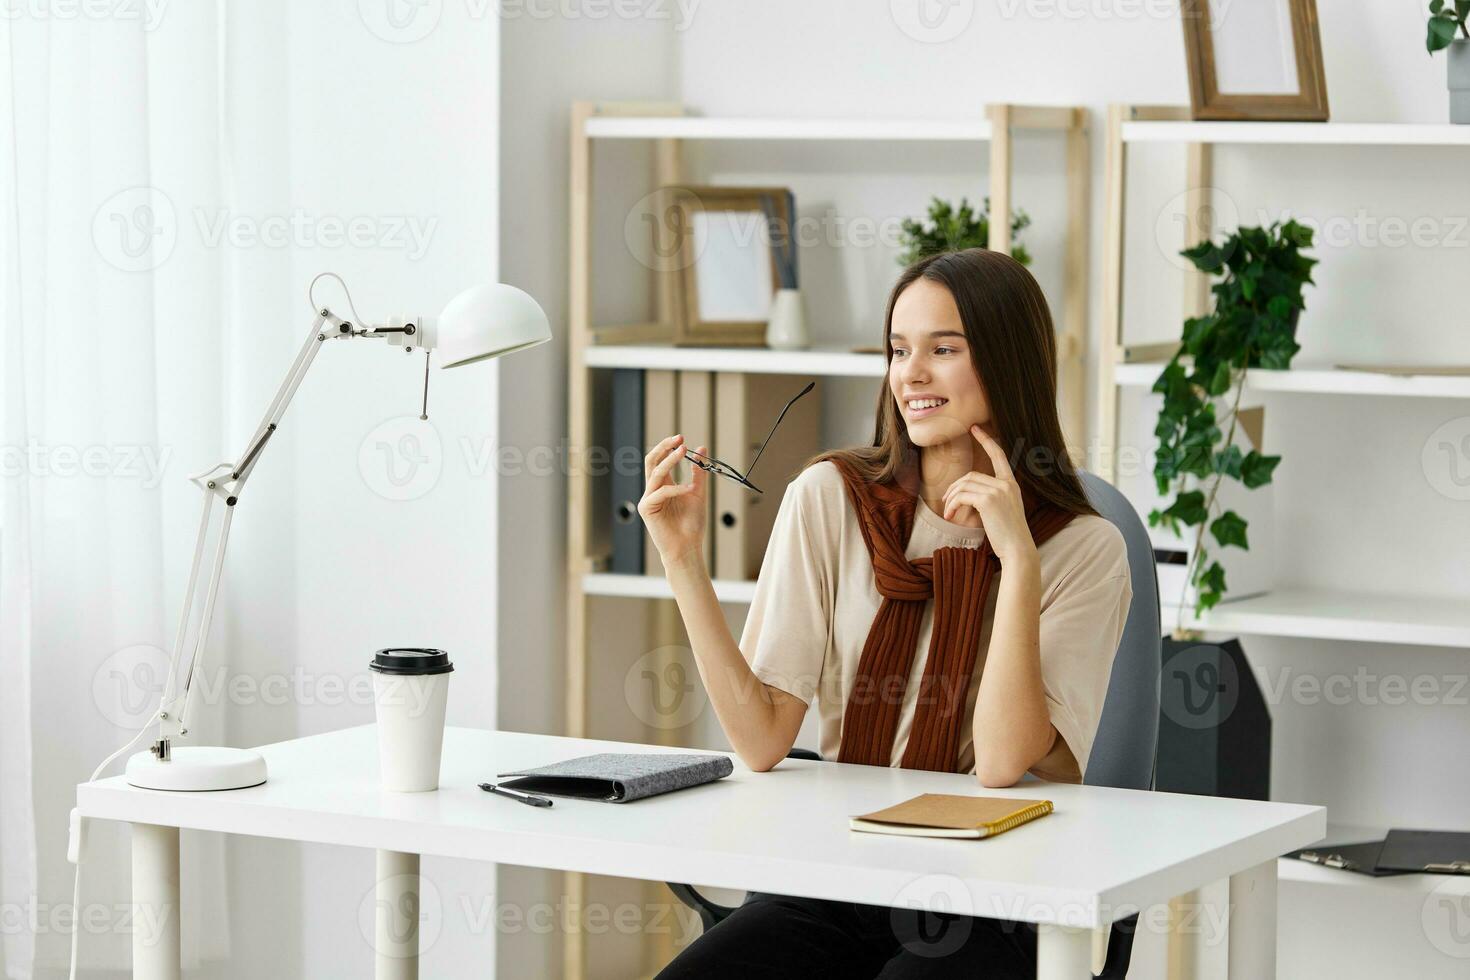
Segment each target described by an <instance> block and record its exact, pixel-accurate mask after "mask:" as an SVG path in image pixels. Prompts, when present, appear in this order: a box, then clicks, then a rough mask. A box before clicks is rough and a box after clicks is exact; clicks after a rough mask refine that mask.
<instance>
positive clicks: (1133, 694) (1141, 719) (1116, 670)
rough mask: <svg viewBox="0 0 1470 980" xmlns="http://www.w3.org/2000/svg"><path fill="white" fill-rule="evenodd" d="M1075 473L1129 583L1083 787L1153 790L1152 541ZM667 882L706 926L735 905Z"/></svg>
mask: <svg viewBox="0 0 1470 980" xmlns="http://www.w3.org/2000/svg"><path fill="white" fill-rule="evenodd" d="M1078 476H1079V477H1080V478H1081V480H1082V488H1083V490H1084V491H1085V492H1086V493H1087V499H1088V501H1090V502H1091V504H1092V506H1093V507H1095V508H1096V509H1097V512H1098V513H1099V514H1101V515H1102V516H1103V517H1105V518H1107V519H1108V520H1110V521H1112V522H1113V524H1114V525H1115V526H1116V527H1117V528H1118V530H1119V531H1121V532H1122V534H1123V541H1124V543H1125V544H1126V546H1127V549H1128V574H1129V577H1130V579H1131V581H1132V585H1133V603H1132V605H1131V606H1130V607H1129V609H1128V619H1127V620H1126V622H1125V623H1124V624H1123V638H1122V639H1121V640H1120V641H1119V642H1118V652H1117V655H1116V656H1115V658H1114V659H1113V674H1112V677H1111V678H1110V679H1109V681H1108V696H1107V699H1106V700H1105V701H1104V702H1103V713H1102V718H1101V719H1100V720H1099V721H1098V726H1097V735H1096V736H1095V737H1094V739H1093V743H1092V754H1091V756H1090V757H1089V758H1088V760H1087V772H1086V773H1085V774H1084V775H1083V777H1082V782H1083V783H1084V784H1086V785H1088V786H1114V787H1118V788H1121V789H1152V788H1153V781H1154V755H1155V750H1156V749H1157V747H1158V738H1159V691H1158V677H1159V670H1160V668H1161V665H1162V661H1163V623H1162V620H1161V618H1160V615H1159V582H1158V577H1157V575H1156V573H1155V570H1154V549H1153V544H1152V542H1150V541H1149V537H1148V531H1147V529H1146V528H1145V527H1144V523H1143V520H1142V519H1141V518H1140V517H1139V516H1138V512H1137V511H1136V510H1134V509H1133V505H1132V504H1131V503H1129V502H1128V498H1127V497H1125V496H1123V494H1122V492H1121V491H1119V490H1118V489H1117V488H1116V487H1114V486H1112V485H1111V484H1110V483H1108V482H1107V481H1106V480H1104V479H1103V478H1102V477H1100V476H1097V475H1095V474H1092V473H1088V472H1085V471H1080V470H1079V471H1078ZM786 757H787V758H788V759H817V760H820V759H821V758H822V757H821V756H820V755H818V754H817V753H815V752H813V751H811V750H810V749H799V748H798V749H792V750H791V751H790V752H789V753H787V756H786ZM669 888H670V890H671V891H673V893H674V894H675V895H676V896H677V897H678V898H679V900H680V901H681V902H683V903H684V904H685V905H688V906H689V907H690V908H692V909H694V910H695V911H696V912H698V913H699V918H700V920H701V921H702V922H703V923H704V928H705V929H709V928H711V927H713V926H714V925H715V923H717V922H719V921H720V920H721V919H723V918H725V917H726V916H727V915H729V914H730V913H731V912H733V911H735V906H732V905H722V904H720V903H719V902H716V901H714V900H712V899H711V898H710V897H709V896H707V895H703V894H701V893H700V892H699V891H698V890H697V889H695V888H694V887H693V886H692V885H680V884H674V883H672V882H670V883H669ZM736 894H738V893H736ZM1137 925H1138V916H1136V915H1134V916H1130V917H1129V918H1127V919H1123V920H1120V921H1118V922H1115V923H1114V924H1113V931H1112V935H1111V936H1110V937H1109V941H1108V959H1107V964H1106V966H1105V967H1104V969H1103V972H1102V973H1100V974H1098V976H1099V977H1105V978H1109V980H1112V978H1122V977H1126V976H1127V975H1128V963H1129V960H1130V959H1131V958H1132V953H1133V932H1134V929H1135V928H1136V927H1137ZM1079 980H1081V978H1079Z"/></svg>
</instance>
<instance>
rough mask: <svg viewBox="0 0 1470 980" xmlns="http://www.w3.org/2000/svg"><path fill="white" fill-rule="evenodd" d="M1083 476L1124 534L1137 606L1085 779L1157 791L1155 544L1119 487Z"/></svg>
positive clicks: (1159, 631)
mask: <svg viewBox="0 0 1470 980" xmlns="http://www.w3.org/2000/svg"><path fill="white" fill-rule="evenodd" d="M1078 476H1079V477H1080V478H1081V480H1082V488H1083V490H1085V491H1086V493H1087V499H1088V500H1089V501H1090V502H1091V503H1092V506H1093V507H1095V508H1097V512H1098V513H1099V514H1101V515H1102V516H1103V517H1106V518H1107V519H1108V520H1110V521H1112V522H1113V524H1114V525H1115V526H1116V527H1117V528H1118V530H1119V531H1121V532H1122V533H1123V541H1124V542H1125V543H1126V544H1127V547H1128V573H1129V576H1130V577H1131V580H1132V583H1133V604H1132V605H1131V606H1130V607H1129V609H1128V620H1127V622H1126V623H1125V624H1124V626H1123V638H1122V639H1121V640H1120V641H1119V642H1118V654H1117V657H1116V658H1115V659H1114V660H1113V676H1112V679H1111V680H1109V682H1108V696H1107V700H1106V701H1105V702H1104V703H1103V713H1102V719H1101V720H1100V721H1099V722H1098V726H1097V735H1096V737H1095V738H1094V739H1093V743H1092V754H1091V755H1090V756H1089V758H1088V760H1087V772H1086V773H1084V774H1083V777H1082V781H1083V782H1084V783H1085V784H1087V785H1088V786H1116V787H1119V788H1122V789H1152V788H1153V777H1154V753H1155V751H1156V749H1157V747H1158V741H1159V687H1158V685H1159V670H1160V667H1161V664H1162V661H1163V645H1164V644H1163V632H1164V631H1163V623H1162V620H1161V618H1160V615H1159V580H1158V575H1157V573H1156V571H1155V568H1154V549H1153V543H1152V542H1151V541H1150V540H1149V536H1148V530H1147V529H1146V528H1145V527H1144V524H1143V520H1142V519H1141V518H1140V517H1139V516H1138V511H1136V510H1135V509H1134V508H1133V505H1132V504H1131V503H1129V502H1128V498H1127V497H1125V496H1123V494H1122V492H1121V491H1119V490H1118V488H1117V487H1114V486H1113V485H1112V484H1110V483H1108V482H1107V481H1106V480H1104V479H1103V478H1102V477H1100V476H1098V475H1096V474H1094V473H1088V472H1085V471H1082V470H1079V471H1078Z"/></svg>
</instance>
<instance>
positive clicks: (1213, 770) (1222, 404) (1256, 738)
mask: <svg viewBox="0 0 1470 980" xmlns="http://www.w3.org/2000/svg"><path fill="white" fill-rule="evenodd" d="M1467 2H1470V0H1467ZM1311 244H1312V231H1311V229H1309V228H1306V227H1303V226H1302V225H1299V224H1297V223H1296V222H1294V221H1287V222H1285V223H1284V224H1283V223H1281V222H1277V223H1275V224H1273V225H1271V226H1269V227H1267V228H1241V229H1239V230H1237V231H1236V232H1234V233H1233V234H1231V235H1230V236H1229V237H1227V238H1226V239H1225V241H1224V242H1223V243H1221V244H1219V245H1216V244H1215V243H1214V242H1211V241H1205V242H1201V243H1199V244H1198V245H1195V246H1193V247H1192V248H1187V249H1185V250H1184V251H1183V252H1182V253H1181V254H1182V255H1184V256H1185V257H1186V258H1188V259H1189V260H1190V261H1191V262H1192V263H1194V266H1195V268H1197V269H1199V270H1200V271H1202V272H1205V273H1208V274H1210V275H1212V276H1216V277H1218V281H1217V282H1215V284H1214V285H1213V286H1211V288H1210V292H1211V293H1212V294H1213V295H1214V297H1215V307H1214V309H1213V310H1212V311H1211V312H1209V313H1207V314H1205V315H1204V316H1201V317H1191V318H1190V319H1188V320H1186V321H1185V322H1184V336H1183V342H1182V344H1181V345H1180V348H1179V350H1178V351H1177V352H1175V354H1174V356H1173V358H1171V359H1170V361H1169V363H1168V365H1167V366H1166V367H1165V368H1164V371H1163V373H1162V374H1160V375H1159V378H1158V380H1157V381H1156V382H1155V383H1154V386H1153V391H1154V392H1156V393H1157V394H1160V395H1162V396H1163V406H1162V408H1161V409H1160V411H1159V419H1158V426H1157V428H1156V430H1155V434H1156V435H1157V436H1158V439H1159V449H1158V457H1157V459H1156V460H1155V464H1154V478H1155V481H1156V483H1157V486H1158V492H1159V493H1160V494H1164V495H1167V494H1169V493H1170V492H1171V491H1172V492H1173V494H1174V498H1173V500H1172V502H1170V503H1169V505H1168V506H1167V507H1165V508H1162V509H1156V510H1153V511H1151V512H1150V513H1149V515H1148V520H1149V524H1150V525H1151V526H1154V527H1158V526H1159V525H1163V526H1165V527H1167V528H1168V529H1169V530H1170V531H1171V532H1172V533H1174V534H1175V535H1178V536H1180V537H1183V536H1184V535H1183V534H1182V533H1181V529H1182V528H1193V529H1194V532H1193V533H1194V543H1193V547H1192V548H1191V549H1190V550H1189V551H1188V552H1187V553H1186V570H1185V574H1184V577H1183V583H1184V595H1182V596H1181V597H1180V601H1179V610H1180V615H1179V622H1180V624H1181V625H1180V626H1178V627H1176V628H1175V630H1174V633H1173V635H1172V636H1166V637H1164V639H1163V650H1162V653H1163V659H1162V664H1161V671H1160V676H1159V745H1158V758H1157V762H1156V770H1155V782H1156V785H1157V787H1158V788H1159V789H1161V790H1165V791H1168V792H1176V793H1201V794H1207V795H1212V796H1231V797H1238V798H1242V799H1259V800H1264V799H1268V798H1269V796H1270V788H1271V713H1270V709H1269V707H1268V705H1267V703H1266V699H1265V697H1264V695H1263V694H1262V692H1261V690H1260V687H1259V685H1258V684H1257V683H1256V681H1255V675H1254V673H1253V671H1252V670H1251V668H1250V664H1249V663H1248V661H1247V660H1246V656H1245V651H1244V649H1242V647H1241V644H1240V640H1239V638H1237V637H1231V638H1229V639H1226V640H1223V641H1221V642H1219V643H1207V642H1204V641H1203V640H1202V639H1201V638H1200V636H1199V634H1198V633H1196V632H1193V631H1191V630H1187V629H1184V628H1183V626H1182V624H1183V623H1184V622H1185V619H1186V617H1185V615H1184V610H1185V608H1186V606H1187V605H1188V604H1189V603H1188V594H1189V590H1190V588H1191V586H1192V587H1193V588H1194V590H1195V612H1196V613H1200V612H1203V611H1204V610H1206V609H1209V608H1210V607H1212V606H1214V605H1215V604H1217V603H1218V602H1219V601H1220V600H1221V598H1222V597H1223V596H1224V594H1225V591H1226V581H1225V569H1224V566H1223V565H1222V564H1221V563H1220V562H1219V561H1218V560H1214V561H1212V560H1210V556H1209V552H1208V551H1207V550H1206V547H1205V545H1206V542H1205V529H1206V528H1208V529H1209V532H1210V534H1211V536H1212V537H1213V538H1214V541H1215V544H1218V545H1219V547H1220V548H1222V549H1223V548H1229V547H1237V548H1241V549H1248V548H1249V542H1248V540H1247V535H1246V529H1247V527H1248V525H1249V522H1248V521H1247V520H1246V519H1245V518H1244V517H1242V516H1241V515H1240V514H1239V513H1237V511H1236V510H1234V509H1233V508H1230V507H1224V506H1222V503H1221V496H1220V490H1221V487H1222V485H1223V484H1224V483H1225V481H1226V480H1227V479H1229V480H1232V481H1236V482H1238V483H1239V484H1241V485H1242V486H1243V488H1244V490H1245V491H1247V492H1248V491H1253V490H1255V489H1256V488H1258V487H1262V486H1265V485H1266V484H1268V483H1270V482H1271V477H1272V473H1273V472H1274V471H1275V469H1276V466H1277V465H1278V464H1279V463H1280V462H1281V457H1280V456H1268V455H1265V454H1263V453H1261V452H1259V451H1257V450H1256V449H1254V448H1252V449H1250V450H1249V451H1247V452H1242V451H1241V447H1240V446H1239V445H1238V444H1237V443H1236V441H1235V434H1236V430H1237V427H1238V426H1240V425H1241V424H1242V423H1241V417H1242V414H1243V413H1242V406H1241V395H1242V392H1243V391H1244V388H1245V376H1246V369H1247V368H1254V369H1263V368H1264V369H1285V368H1289V367H1290V366H1291V359H1292V357H1294V356H1295V355H1296V353H1297V351H1298V350H1300V349H1301V347H1300V345H1299V344H1297V342H1296V327H1297V321H1298V319H1299V318H1300V316H1301V312H1302V310H1303V309H1304V308H1305V302H1304V300H1303V298H1302V290H1303V288H1304V287H1305V286H1306V285H1307V284H1308V283H1310V282H1311V281H1312V276H1311V270H1312V266H1314V265H1316V262H1317V260H1316V259H1311V258H1308V257H1306V256H1305V255H1302V254H1301V250H1302V249H1303V248H1309V247H1311ZM1186 361H1187V362H1188V363H1187V364H1186ZM1227 406H1228V407H1227ZM1222 412H1223V414H1222Z"/></svg>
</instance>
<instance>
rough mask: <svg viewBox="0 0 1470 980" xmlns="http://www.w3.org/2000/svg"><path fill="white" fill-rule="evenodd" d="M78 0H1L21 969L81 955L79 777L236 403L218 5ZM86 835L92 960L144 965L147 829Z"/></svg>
mask: <svg viewBox="0 0 1470 980" xmlns="http://www.w3.org/2000/svg"><path fill="white" fill-rule="evenodd" d="M104 8H105V9H104ZM63 9H64V8H63V7H61V6H60V5H57V6H55V7H54V8H46V7H43V6H41V5H33V4H22V5H18V6H16V7H14V8H12V10H11V11H10V12H8V14H7V17H5V18H0V32H3V33H0V36H3V38H4V43H3V45H0V58H3V63H0V94H3V96H4V99H3V102H4V106H3V110H0V112H3V115H0V149H3V158H0V182H3V187H0V206H3V211H0V214H3V219H4V220H3V224H0V261H3V266H0V299H3V307H0V317H3V318H0V326H3V331H4V343H3V352H4V354H3V357H4V361H3V372H4V374H3V390H4V398H3V405H4V408H3V410H4V419H3V424H4V440H3V452H4V459H3V465H4V476H5V481H4V489H3V497H4V511H3V515H4V516H3V524H0V872H3V875H0V888H3V895H0V900H3V902H4V903H5V905H6V908H7V909H9V910H14V909H23V910H25V912H24V915H25V916H26V917H27V918H28V919H29V928H16V926H17V925H19V923H17V922H15V921H13V920H12V919H7V922H6V926H7V928H6V929H5V930H4V945H3V955H4V968H5V973H6V975H7V976H9V977H30V976H32V971H33V970H34V971H35V972H38V973H39V972H46V971H49V970H53V969H56V968H59V967H64V965H65V963H66V960H67V953H68V946H69V942H70V936H69V933H68V927H69V921H70V916H69V915H68V914H66V912H65V910H66V909H67V908H69V905H70V902H71V886H72V880H71V873H72V866H71V865H70V864H68V863H67V862H66V860H65V848H66V833H65V828H66V826H67V813H68V811H69V810H70V808H71V806H72V805H73V803H74V800H75V784H76V783H78V782H80V781H82V780H84V779H86V778H87V777H88V776H89V775H90V774H91V772H92V770H93V768H94V767H95V766H96V765H97V763H99V762H100V761H101V760H102V759H103V758H105V757H106V756H107V755H108V754H110V753H111V752H112V751H113V750H114V749H116V748H117V747H119V746H120V745H122V744H123V743H124V742H125V741H126V740H127V739H128V738H129V737H130V736H131V734H132V732H133V731H135V730H136V729H137V728H139V727H140V725H141V724H142V722H143V721H144V720H146V718H147V717H148V715H149V713H150V712H151V710H152V708H153V706H154V705H156V703H157V698H158V689H159V686H160V684H161V680H162V673H163V670H164V664H165V662H166V654H167V650H168V648H169V645H170V644H171V642H172V632H173V626H174V617H175V615H176V614H177V609H178V604H179V602H180V600H181V592H182V587H183V582H184V577H185V576H186V575H187V571H188V569H187V564H186V562H187V558H188V554H189V550H190V545H191V543H192V535H193V524H194V522H195V520H196V519H197V513H198V507H199V501H198V491H197V490H195V489H194V488H193V487H192V486H191V485H190V484H189V483H188V482H187V480H186V479H185V478H184V474H185V473H186V472H188V471H191V470H197V469H199V468H203V466H204V465H208V464H210V463H213V462H215V461H217V459H218V458H220V455H221V447H222V445H223V443H224V442H225V441H226V440H225V438H224V435H225V434H226V433H227V432H229V431H234V429H235V428H237V426H236V425H235V422H234V418H233V415H234V413H232V412H231V411H230V409H229V397H228V396H229V385H228V384H227V377H226V372H225V369H224V364H225V357H224V355H225V354H226V353H227V352H228V346H229V343H230V333H231V330H232V329H233V328H232V321H231V320H230V319H229V318H226V317H223V316H222V315H221V308H222V300H223V294H224V292H225V291H226V288H227V286H228V284H229V280H230V279H231V272H230V270H229V269H228V268H227V267H226V266H225V260H224V258H223V257H222V254H221V253H220V252H219V251H218V250H214V251H211V250H210V249H209V248H208V247H207V245H206V244H202V243H201V242H200V241H199V240H198V238H197V236H196V235H194V234H192V233H191V230H190V224H191V219H190V217H189V216H190V215H191V214H194V213H206V214H207V213H211V211H212V210H216V209H218V207H219V206H220V204H221V202H222V201H223V200H225V198H226V195H227V194H228V193H229V186H228V182H227V180H226V176H225V171H226V169H227V168H226V165H225V163H226V160H227V147H228V145H229V141H228V139H227V137H226V133H227V132H228V130H227V127H225V126H224V120H223V118H222V117H223V110H222V108H221V107H222V106H223V105H224V104H225V100H224V99H223V98H222V97H221V83H220V79H221V78H222V76H223V64H222V62H223V58H222V54H221V52H222V50H223V44H222V37H223V31H222V27H221V23H220V15H219V11H218V10H217V9H216V7H215V5H213V4H208V3H199V4H188V5H185V4H175V5H162V4H156V3H154V4H142V3H140V4H136V5H129V4H112V5H101V6H93V7H89V5H85V4H80V5H70V7H69V9H71V10H72V11H73V12H74V15H73V16H65V15H63V13H62V11H63ZM281 291H282V292H284V284H282V286H281ZM228 622H229V614H228V609H226V611H225V616H224V620H223V623H222V624H221V625H222V626H227V625H228ZM225 636H227V633H226V631H225V630H224V629H217V630H216V631H215V643H214V649H215V651H216V653H215V655H216V656H219V655H220V654H221V649H220V648H221V647H222V645H223V641H222V639H221V637H225ZM200 720H201V722H203V724H202V725H201V726H200V727H201V728H202V729H203V730H202V731H200V732H198V734H200V735H202V736H205V738H204V739H203V740H205V741H208V740H209V738H208V736H210V735H214V736H216V737H218V736H219V734H220V731H219V729H220V728H222V724H221V723H220V721H219V720H218V719H217V718H211V717H209V716H208V714H205V716H204V717H202V718H201V719H200ZM211 723H212V724H213V727H214V729H215V730H214V731H213V732H211V731H209V728H210V727H211ZM144 744H146V742H145V743H144ZM118 766H120V763H118V764H116V765H115V766H114V767H113V769H112V773H115V772H117V771H118ZM112 773H109V774H112ZM185 850H186V858H187V867H188V871H187V872H186V879H185V881H184V883H183V886H184V889H185V894H186V907H185V908H184V909H183V910H182V915H183V918H184V925H185V935H186V936H188V937H189V939H187V940H186V947H185V957H186V961H187V962H190V963H197V962H198V961H199V960H200V959H201V958H206V959H207V958H212V957H215V956H219V955H223V953H224V951H225V950H227V948H228V938H229V937H228V934H227V932H225V931H224V927H225V924H226V921H227V920H226V918H225V915H224V907H223V903H224V897H223V896H224V895H225V894H226V893H227V890H226V889H225V888H223V887H220V886H221V885H222V884H223V882H222V881H220V880H219V878H218V876H219V875H221V874H223V858H222V856H223V849H222V845H221V842H220V841H219V840H217V839H210V838H190V839H188V840H186V843H185ZM86 858H87V859H86V862H85V865H84V871H83V891H82V902H83V906H82V907H83V909H84V910H89V911H88V914H90V915H98V916H100V918H99V919H98V920H96V922H97V923H100V924H93V925H89V926H87V927H86V928H84V929H83V933H82V937H81V947H82V952H81V958H80V959H81V964H82V965H83V966H84V967H86V966H93V967H107V968H113V969H117V968H126V967H127V965H128V962H129V959H128V957H129V944H130V936H129V933H128V932H127V928H128V925H129V923H128V922H126V921H124V915H123V912H122V911H121V910H122V909H124V908H125V907H126V903H127V901H128V891H127V887H126V882H127V862H128V849H127V832H126V828H125V827H120V826H117V825H113V824H94V825H93V833H92V839H91V841H90V843H89V849H88V852H87V855H86ZM206 875H207V876H209V877H210V880H211V887H209V888H199V887H198V882H199V881H200V878H201V876H206ZM201 942H202V943H203V944H204V948H201V947H200V945H199V944H200V943H201Z"/></svg>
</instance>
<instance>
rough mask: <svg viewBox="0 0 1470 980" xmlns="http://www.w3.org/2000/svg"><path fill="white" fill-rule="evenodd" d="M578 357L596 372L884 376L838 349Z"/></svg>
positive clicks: (607, 348) (637, 347) (867, 360)
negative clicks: (621, 369)
mask: <svg viewBox="0 0 1470 980" xmlns="http://www.w3.org/2000/svg"><path fill="white" fill-rule="evenodd" d="M584 356H585V360H586V363H587V366H588V367H599V368H643V369H645V370H663V371H740V372H744V373H746V374H814V375H822V376H825V377H839V378H881V377H883V375H884V373H885V372H886V368H885V366H884V362H883V355H882V354H854V353H853V352H852V351H850V350H848V349H846V348H840V347H816V348H812V349H811V350H798V351H783V350H770V349H768V348H765V347H671V346H669V345H667V344H647V345H645V344H594V345H592V346H591V347H588V348H587V349H586V352H585V355H584Z"/></svg>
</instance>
